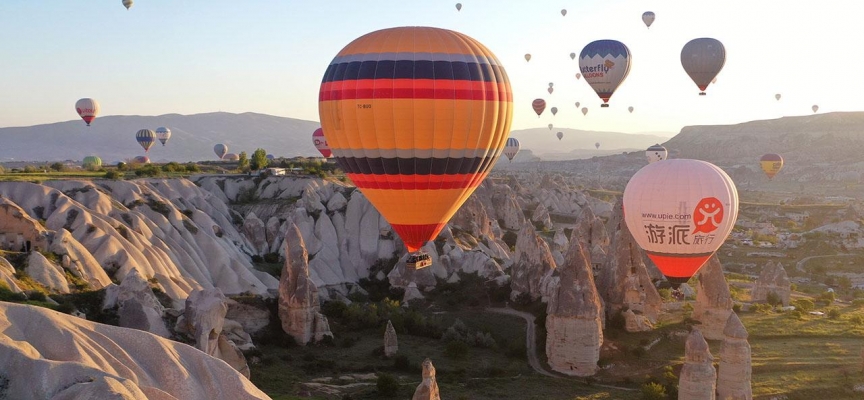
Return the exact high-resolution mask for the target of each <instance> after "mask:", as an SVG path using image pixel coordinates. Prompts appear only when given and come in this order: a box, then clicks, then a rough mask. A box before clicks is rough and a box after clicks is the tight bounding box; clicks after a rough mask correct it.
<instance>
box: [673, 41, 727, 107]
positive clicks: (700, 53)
mask: <svg viewBox="0 0 864 400" xmlns="http://www.w3.org/2000/svg"><path fill="white" fill-rule="evenodd" d="M725 63H726V48H724V47H723V43H720V41H719V40H717V39H712V38H698V39H693V40H691V41H689V42H687V44H685V45H684V48H683V49H681V65H682V66H683V67H684V71H686V72H687V75H690V79H693V82H694V83H696V86H698V87H699V90H700V92H699V95H700V96H704V95H705V89H707V88H708V84H710V83H711V81H712V80H713V79H714V78H715V77H717V74H719V73H720V70H722V69H723V64H725Z"/></svg>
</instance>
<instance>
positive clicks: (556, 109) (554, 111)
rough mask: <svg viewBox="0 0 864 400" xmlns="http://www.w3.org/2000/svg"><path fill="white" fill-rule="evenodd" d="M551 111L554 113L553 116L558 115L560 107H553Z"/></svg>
mask: <svg viewBox="0 0 864 400" xmlns="http://www.w3.org/2000/svg"><path fill="white" fill-rule="evenodd" d="M549 111H552V115H555V114H558V107H552V108H551V109H549Z"/></svg>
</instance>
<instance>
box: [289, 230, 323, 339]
mask: <svg viewBox="0 0 864 400" xmlns="http://www.w3.org/2000/svg"><path fill="white" fill-rule="evenodd" d="M320 307H321V305H320V303H319V300H318V288H317V287H315V283H314V282H312V280H311V279H309V253H307V251H306V245H305V244H304V243H303V237H302V236H301V234H300V230H299V229H298V228H297V225H294V224H292V225H291V227H290V228H288V232H287V233H286V235H285V265H284V266H283V267H282V277H281V278H280V280H279V319H280V320H281V321H282V329H283V330H284V331H285V333H287V334H289V335H291V336H293V337H294V339H296V340H297V343H299V344H301V345H305V344H306V343H309V342H310V341H319V340H322V339H323V338H324V337H325V336H330V337H333V334H332V333H330V325H329V324H328V323H327V317H325V316H324V315H323V314H321V312H319V310H320Z"/></svg>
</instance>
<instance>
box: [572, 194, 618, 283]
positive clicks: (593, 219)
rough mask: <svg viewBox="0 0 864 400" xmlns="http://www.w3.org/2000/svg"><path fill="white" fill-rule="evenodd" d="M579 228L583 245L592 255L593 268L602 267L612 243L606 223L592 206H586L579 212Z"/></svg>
mask: <svg viewBox="0 0 864 400" xmlns="http://www.w3.org/2000/svg"><path fill="white" fill-rule="evenodd" d="M577 228H578V229H577V231H578V232H579V235H578V237H579V240H580V241H581V242H582V247H584V248H585V250H586V251H588V252H589V253H590V255H591V259H590V261H591V266H592V268H594V269H595V270H596V269H598V268H600V267H601V266H602V265H603V264H604V263H605V262H606V258H607V254H608V252H609V245H610V242H609V234H608V232H607V231H606V225H604V224H603V220H601V219H600V217H598V216H597V215H595V214H594V211H593V210H591V207H584V208H582V212H581V213H580V214H579V226H578V227H577Z"/></svg>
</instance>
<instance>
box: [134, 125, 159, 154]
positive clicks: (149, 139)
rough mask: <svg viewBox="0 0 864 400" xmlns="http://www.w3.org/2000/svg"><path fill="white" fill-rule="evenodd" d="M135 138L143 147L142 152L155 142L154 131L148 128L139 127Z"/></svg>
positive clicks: (148, 149) (146, 150)
mask: <svg viewBox="0 0 864 400" xmlns="http://www.w3.org/2000/svg"><path fill="white" fill-rule="evenodd" d="M135 140H136V141H138V144H140V145H141V147H143V148H144V152H145V153H146V152H148V151H150V148H151V147H153V144H154V143H156V132H153V131H151V130H149V129H141V130H139V131H138V133H136V134H135Z"/></svg>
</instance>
